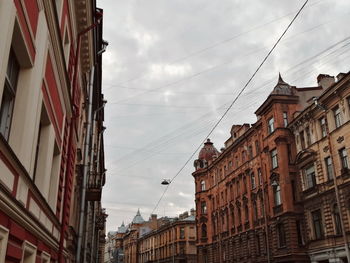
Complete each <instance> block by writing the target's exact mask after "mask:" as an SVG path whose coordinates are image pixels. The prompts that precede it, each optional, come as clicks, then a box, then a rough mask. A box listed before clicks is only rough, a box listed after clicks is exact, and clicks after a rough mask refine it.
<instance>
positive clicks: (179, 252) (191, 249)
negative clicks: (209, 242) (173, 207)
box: [137, 210, 197, 263]
mask: <svg viewBox="0 0 350 263" xmlns="http://www.w3.org/2000/svg"><path fill="white" fill-rule="evenodd" d="M137 262H139V263H146V262H169V263H170V262H176V263H185V262H186V263H195V262H197V251H196V224H195V215H194V210H193V214H192V215H190V216H189V215H188V213H184V214H182V215H180V216H179V218H178V219H175V220H171V221H169V222H168V223H165V224H164V225H162V226H161V227H159V228H158V229H156V230H153V231H151V232H149V233H148V234H145V235H143V236H142V237H140V238H139V239H138V261H137Z"/></svg>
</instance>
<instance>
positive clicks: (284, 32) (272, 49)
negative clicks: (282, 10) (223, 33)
mask: <svg viewBox="0 0 350 263" xmlns="http://www.w3.org/2000/svg"><path fill="white" fill-rule="evenodd" d="M308 1H309V0H306V1H305V2H304V4H303V5H302V6H301V8H300V9H299V11H298V12H297V13H296V15H295V16H294V17H293V19H292V20H291V22H290V23H289V24H288V26H287V27H286V29H285V30H284V31H283V33H282V34H281V36H280V37H279V38H278V39H277V41H276V42H275V44H274V45H273V46H272V48H271V50H270V51H269V52H268V53H267V55H266V56H265V57H264V59H263V60H262V62H261V63H260V64H259V66H258V67H257V69H256V70H255V71H254V73H253V74H252V76H251V77H250V78H249V79H248V81H247V82H246V84H245V85H244V86H243V88H242V89H241V90H240V92H239V93H238V94H237V96H236V97H235V98H234V99H233V101H232V103H231V104H230V106H229V107H228V109H226V110H225V112H224V114H222V116H221V117H220V119H219V120H218V121H217V122H216V123H215V125H214V126H213V127H212V128H211V130H210V131H209V133H208V135H207V136H206V137H205V138H204V140H203V141H202V143H201V144H199V145H198V147H197V148H196V149H195V151H194V152H193V153H192V154H191V155H190V156H189V158H188V159H187V160H186V162H185V163H184V164H183V165H182V166H181V168H180V169H179V170H178V172H177V173H176V174H175V175H174V176H173V177H172V178H171V179H170V183H169V184H168V185H167V186H166V188H165V189H164V192H163V193H162V195H161V197H160V199H159V200H158V201H157V203H156V205H155V207H154V209H153V210H152V213H151V214H153V213H154V211H155V210H156V209H157V208H158V205H159V203H160V202H161V200H162V199H163V197H164V195H165V193H166V192H167V190H168V189H169V186H170V185H171V183H172V182H173V181H174V180H175V178H176V177H177V176H178V175H179V174H180V173H181V172H182V170H183V169H184V168H185V167H186V166H187V164H188V163H189V162H190V161H191V160H192V158H193V157H194V155H195V154H196V153H197V151H198V150H199V149H200V148H201V147H202V145H203V143H204V142H205V141H206V140H207V138H208V137H209V136H210V135H211V134H212V133H213V131H214V130H215V129H216V128H217V127H218V125H219V124H220V123H221V121H222V120H223V118H224V117H225V116H226V115H227V113H228V112H229V111H230V109H231V108H232V106H233V105H234V104H235V103H236V101H237V100H238V98H239V97H240V96H241V94H242V93H243V92H244V90H245V89H246V88H247V87H248V85H249V84H250V83H251V81H252V80H253V79H254V77H255V76H256V74H257V73H258V72H259V70H260V69H261V67H262V66H263V65H264V64H265V62H266V61H267V59H268V58H269V57H270V55H271V54H272V52H273V51H274V50H275V48H276V47H277V45H278V43H279V42H280V41H281V39H282V38H283V36H284V35H285V34H286V33H287V32H288V30H289V28H290V27H291V26H292V24H293V23H294V21H295V20H296V19H297V17H298V16H299V14H300V13H301V11H302V10H303V9H304V7H305V6H306V4H307V3H308Z"/></svg>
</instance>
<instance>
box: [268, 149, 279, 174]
mask: <svg viewBox="0 0 350 263" xmlns="http://www.w3.org/2000/svg"><path fill="white" fill-rule="evenodd" d="M270 157H271V167H272V169H276V168H277V167H278V154H277V149H276V148H275V149H273V150H272V151H271V152H270Z"/></svg>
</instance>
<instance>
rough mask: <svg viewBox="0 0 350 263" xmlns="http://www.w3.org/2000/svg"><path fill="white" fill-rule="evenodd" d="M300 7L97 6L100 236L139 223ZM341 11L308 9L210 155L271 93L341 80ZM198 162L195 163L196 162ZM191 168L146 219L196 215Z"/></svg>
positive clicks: (103, 0) (323, 4) (343, 7)
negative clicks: (324, 77) (102, 45)
mask: <svg viewBox="0 0 350 263" xmlns="http://www.w3.org/2000/svg"><path fill="white" fill-rule="evenodd" d="M303 2H304V0H294V1H290V0H264V1H263V0H147V1H146V0H128V1H127V0H119V1H116V0H99V1H98V6H99V7H101V8H103V9H104V34H103V35H104V36H103V37H104V39H105V40H107V41H108V42H109V46H108V49H107V52H105V53H104V55H103V70H104V71H103V92H104V94H105V97H106V98H107V100H108V103H107V106H106V109H105V126H107V130H106V132H105V151H106V167H107V169H108V172H107V182H106V185H105V187H104V189H103V198H102V202H103V206H104V207H105V208H106V209H107V213H108V215H109V216H108V218H107V231H110V230H116V229H117V227H118V226H119V225H120V224H121V223H122V221H123V220H124V221H125V223H129V222H130V221H131V220H132V218H133V216H134V215H135V214H136V211H137V209H138V208H139V209H140V211H141V214H142V216H143V217H144V219H146V220H147V219H148V217H149V215H150V213H151V212H152V210H153V208H154V207H155V205H156V203H157V201H158V199H159V198H160V196H161V194H162V192H163V191H164V186H162V185H161V181H162V179H163V178H172V177H173V176H174V175H175V174H176V173H177V172H178V170H179V169H180V168H181V167H182V166H183V165H184V163H185V162H186V161H187V159H188V158H189V157H190V156H191V154H192V153H193V152H194V150H195V149H196V148H197V147H198V146H199V144H201V142H202V141H203V140H204V138H205V137H206V136H207V134H208V132H209V131H210V129H211V127H213V125H214V124H215V122H216V121H217V120H218V119H219V118H220V116H221V114H223V112H224V111H225V109H226V107H227V106H228V105H229V103H230V102H231V101H232V100H233V99H234V98H235V96H236V95H237V93H238V92H239V90H240V89H241V88H242V87H243V85H244V84H245V83H246V82H247V80H248V79H249V77H250V76H251V75H252V73H253V72H254V71H255V69H256V68H257V66H258V65H259V64H260V62H261V61H262V59H263V57H264V56H265V55H266V54H267V52H268V50H269V49H270V48H271V47H272V45H273V44H274V42H275V41H276V40H277V39H278V37H279V36H280V35H281V33H282V32H283V30H284V29H285V28H286V26H287V25H288V23H289V22H290V21H291V19H292V18H293V16H294V15H295V14H296V12H297V11H298V9H299V8H300V7H301V5H302V4H303ZM349 12H350V1H349V0H336V1H333V0H309V3H308V5H307V6H306V8H305V9H304V10H303V12H302V13H301V15H300V16H299V17H298V19H297V20H296V21H295V23H294V24H293V26H292V27H291V29H290V31H288V33H287V35H286V36H285V38H284V39H283V41H282V42H281V43H280V45H279V46H278V47H277V49H276V50H275V51H274V53H273V54H272V56H271V57H270V58H269V59H268V61H267V63H265V65H264V66H263V68H262V69H261V70H260V72H259V73H258V75H257V76H256V78H255V79H254V81H253V82H252V83H251V85H249V86H248V88H247V90H246V91H245V92H244V94H243V95H242V96H241V97H240V99H239V100H238V101H237V103H236V104H235V105H234V106H233V108H232V110H231V111H230V113H229V114H228V115H227V116H226V117H225V119H224V120H223V122H222V123H221V124H220V125H219V126H218V128H217V129H216V130H215V131H214V133H213V134H212V135H211V136H210V138H211V140H212V141H213V142H214V146H215V147H216V148H217V149H218V150H219V149H220V148H221V147H223V143H224V141H225V140H226V139H228V137H229V133H230V127H231V126H232V125H233V124H242V123H254V122H255V121H256V117H255V115H254V111H255V110H256V109H257V108H258V106H259V105H261V104H262V102H263V101H264V99H265V98H266V97H267V96H268V94H269V93H270V92H271V91H272V89H273V87H274V85H275V84H276V83H277V78H278V73H279V72H281V75H282V77H283V79H284V80H285V81H286V82H288V83H290V84H291V85H296V86H298V87H306V86H315V85H317V83H316V77H317V75H318V74H320V73H327V74H331V75H337V74H338V73H339V72H348V71H349V70H350V68H349V65H350V63H349V62H350V39H346V38H347V37H349V36H350V27H349V24H350V16H349ZM196 156H198V154H196ZM193 161H194V159H192V160H191V161H190V162H189V163H188V165H187V166H186V168H185V169H184V170H183V171H182V172H181V173H180V174H179V176H178V177H177V178H176V179H175V180H174V181H173V182H172V184H171V185H170V187H169V189H168V191H167V193H166V194H165V196H164V198H163V200H162V201H161V203H160V204H159V207H158V209H156V211H155V213H156V214H158V216H164V215H167V216H175V215H178V214H179V213H181V212H184V211H186V210H190V209H191V208H193V207H194V182H193V177H192V175H191V173H192V172H193V171H194V168H193Z"/></svg>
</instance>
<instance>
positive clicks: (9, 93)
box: [0, 48, 21, 141]
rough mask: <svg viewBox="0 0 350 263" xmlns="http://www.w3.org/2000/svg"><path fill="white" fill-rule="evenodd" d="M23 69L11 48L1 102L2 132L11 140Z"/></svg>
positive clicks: (0, 128)
mask: <svg viewBox="0 0 350 263" xmlns="http://www.w3.org/2000/svg"><path fill="white" fill-rule="evenodd" d="M20 71H21V67H20V64H19V62H18V59H17V57H16V55H15V52H14V51H13V49H12V48H11V50H10V54H9V58H8V61H7V68H6V72H5V83H4V90H3V93H2V99H1V104H0V134H1V135H2V136H3V137H4V138H5V140H6V141H8V140H9V135H10V131H11V124H12V117H13V111H14V105H15V100H16V93H17V84H18V79H19V74H20Z"/></svg>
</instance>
